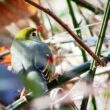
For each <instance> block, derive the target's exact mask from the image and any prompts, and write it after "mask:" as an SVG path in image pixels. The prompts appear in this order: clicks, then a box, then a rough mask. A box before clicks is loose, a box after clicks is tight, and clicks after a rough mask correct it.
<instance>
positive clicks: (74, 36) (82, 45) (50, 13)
mask: <svg viewBox="0 0 110 110" xmlns="http://www.w3.org/2000/svg"><path fill="white" fill-rule="evenodd" d="M25 1H26V2H28V3H29V4H31V5H33V6H34V7H36V8H38V9H40V10H42V11H43V12H45V13H47V14H48V15H50V16H51V17H52V18H53V19H54V20H56V21H57V22H58V23H59V24H60V25H61V26H62V27H63V28H64V29H65V30H66V31H67V32H68V33H69V34H70V35H71V36H72V37H73V38H74V39H75V40H76V41H77V43H78V44H79V45H80V46H81V47H82V48H84V49H85V50H86V51H87V52H88V53H89V54H90V55H91V56H92V57H93V58H94V60H96V61H97V62H98V64H100V65H101V66H105V62H104V61H102V60H100V59H99V57H98V56H96V55H95V54H94V53H93V52H92V51H91V50H90V48H89V47H88V46H87V45H86V44H84V43H83V41H82V40H81V39H80V38H79V37H78V36H77V35H76V34H75V33H74V32H73V31H72V30H71V29H70V28H69V27H68V25H67V24H65V23H64V22H63V21H62V20H61V19H59V18H58V17H57V16H56V15H55V14H54V13H52V12H51V11H50V10H49V9H46V8H44V7H42V6H40V5H39V4H37V3H34V2H33V1H31V0H25Z"/></svg>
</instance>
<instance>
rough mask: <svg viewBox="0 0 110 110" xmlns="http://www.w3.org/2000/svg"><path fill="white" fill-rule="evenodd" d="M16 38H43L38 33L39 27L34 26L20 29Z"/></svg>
mask: <svg viewBox="0 0 110 110" xmlns="http://www.w3.org/2000/svg"><path fill="white" fill-rule="evenodd" d="M15 39H16V40H22V41H23V40H40V41H42V38H41V37H40V36H39V35H38V32H37V29H36V28H33V27H27V28H25V29H22V30H20V31H19V32H18V33H17V35H16V37H15Z"/></svg>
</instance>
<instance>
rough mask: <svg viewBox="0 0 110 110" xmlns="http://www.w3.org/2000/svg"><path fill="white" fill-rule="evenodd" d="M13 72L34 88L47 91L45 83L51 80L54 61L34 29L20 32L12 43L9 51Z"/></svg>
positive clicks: (25, 29) (47, 47)
mask: <svg viewBox="0 0 110 110" xmlns="http://www.w3.org/2000/svg"><path fill="white" fill-rule="evenodd" d="M10 52H11V55H12V60H11V62H12V68H13V71H14V72H15V73H16V74H18V75H21V76H25V77H26V78H27V79H28V80H31V81H35V82H37V83H36V86H39V85H40V86H42V88H43V90H48V87H47V83H49V82H51V81H52V80H53V76H54V73H55V61H54V57H53V53H52V51H51V50H50V48H49V46H48V45H47V44H46V43H44V42H43V40H42V38H41V37H40V36H39V34H38V31H37V29H36V28H33V27H27V28H24V29H22V30H20V31H19V32H18V33H17V34H16V36H15V39H14V40H13V42H12V45H11V49H10Z"/></svg>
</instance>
